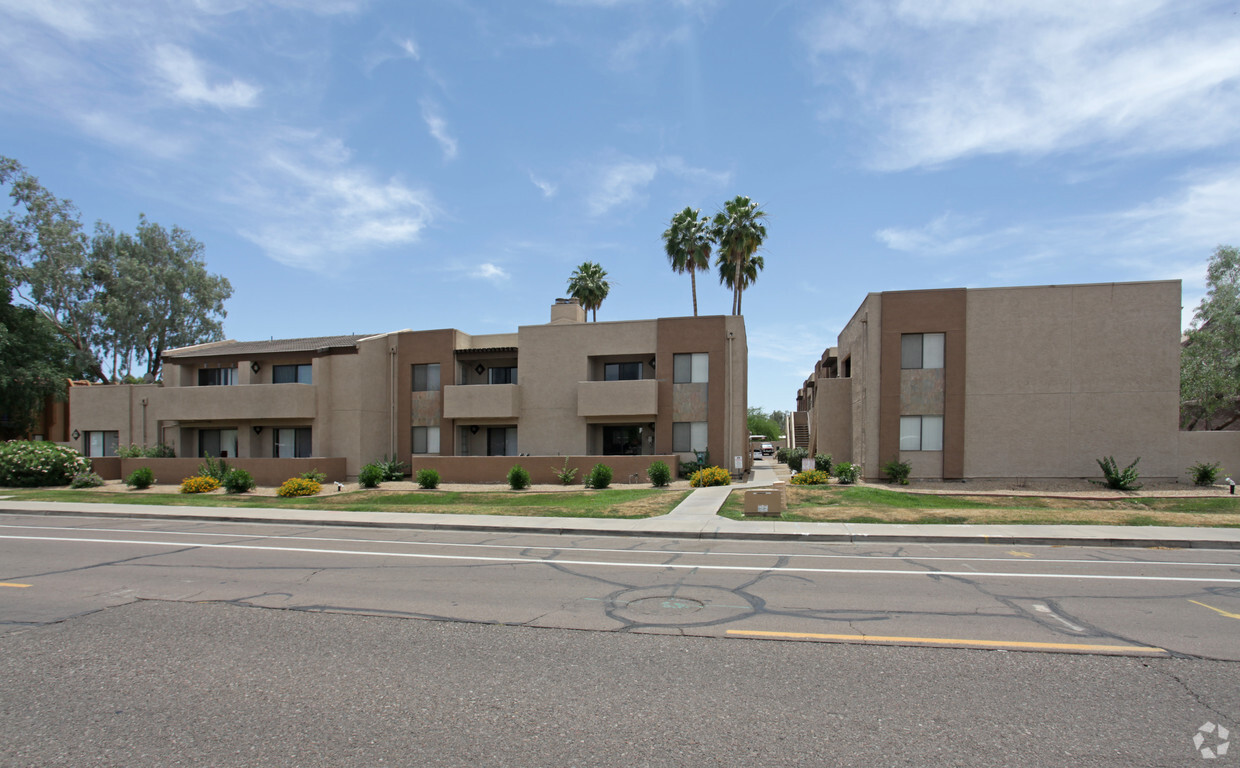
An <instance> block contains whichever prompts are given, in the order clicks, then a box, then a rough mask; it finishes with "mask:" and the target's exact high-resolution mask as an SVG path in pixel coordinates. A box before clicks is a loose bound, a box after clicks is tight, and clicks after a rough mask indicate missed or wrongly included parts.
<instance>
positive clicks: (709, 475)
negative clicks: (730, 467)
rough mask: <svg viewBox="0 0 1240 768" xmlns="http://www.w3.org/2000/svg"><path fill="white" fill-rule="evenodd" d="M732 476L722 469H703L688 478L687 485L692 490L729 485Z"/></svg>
mask: <svg viewBox="0 0 1240 768" xmlns="http://www.w3.org/2000/svg"><path fill="white" fill-rule="evenodd" d="M731 484H732V476H731V475H729V474H728V471H727V470H726V469H724V468H723V467H703V468H702V469H699V470H698V471H697V472H694V473H693V476H692V477H690V478H689V485H691V486H692V487H694V488H706V487H708V486H712V485H731Z"/></svg>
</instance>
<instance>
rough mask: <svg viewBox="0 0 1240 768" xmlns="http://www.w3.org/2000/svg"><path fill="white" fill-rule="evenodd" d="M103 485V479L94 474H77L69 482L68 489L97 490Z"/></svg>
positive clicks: (87, 472)
mask: <svg viewBox="0 0 1240 768" xmlns="http://www.w3.org/2000/svg"><path fill="white" fill-rule="evenodd" d="M101 485H103V478H102V477H100V476H99V475H97V474H95V473H94V472H89V471H86V472H78V473H77V474H76V475H74V476H73V479H72V480H70V481H69V487H70V488H98V487H99V486H101Z"/></svg>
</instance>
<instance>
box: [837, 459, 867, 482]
mask: <svg viewBox="0 0 1240 768" xmlns="http://www.w3.org/2000/svg"><path fill="white" fill-rule="evenodd" d="M860 475H861V465H860V464H853V463H852V462H851V461H841V462H840V463H839V464H836V465H835V478H836V479H837V480H839V481H840V482H841V483H842V484H844V485H852V484H853V483H855V482H857V478H858V477H859V476H860Z"/></svg>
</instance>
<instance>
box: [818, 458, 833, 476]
mask: <svg viewBox="0 0 1240 768" xmlns="http://www.w3.org/2000/svg"><path fill="white" fill-rule="evenodd" d="M814 469H816V470H818V471H819V472H826V473H827V474H828V475H830V474H831V454H829V453H815V454H814Z"/></svg>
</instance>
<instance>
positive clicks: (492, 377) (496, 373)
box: [432, 365, 517, 453]
mask: <svg viewBox="0 0 1240 768" xmlns="http://www.w3.org/2000/svg"><path fill="white" fill-rule="evenodd" d="M487 383H488V384H516V383H517V366H515V365H510V366H503V367H495V368H488V369H487ZM432 453H434V451H432Z"/></svg>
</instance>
